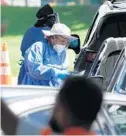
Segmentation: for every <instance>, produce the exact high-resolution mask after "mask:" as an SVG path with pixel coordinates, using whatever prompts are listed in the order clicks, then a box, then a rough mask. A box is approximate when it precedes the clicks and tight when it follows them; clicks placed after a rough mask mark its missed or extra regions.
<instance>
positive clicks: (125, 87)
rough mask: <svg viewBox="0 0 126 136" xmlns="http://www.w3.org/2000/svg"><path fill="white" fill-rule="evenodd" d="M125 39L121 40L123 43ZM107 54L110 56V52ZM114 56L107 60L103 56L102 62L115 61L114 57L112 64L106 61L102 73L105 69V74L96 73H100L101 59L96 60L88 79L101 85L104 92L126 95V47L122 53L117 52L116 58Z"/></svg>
mask: <svg viewBox="0 0 126 136" xmlns="http://www.w3.org/2000/svg"><path fill="white" fill-rule="evenodd" d="M115 39H116V40H117V39H118V38H115ZM124 39H125V38H121V39H120V40H121V41H122V43H123V42H125V43H126V41H124ZM118 40H119V39H118ZM125 40H126V39H125ZM110 47H111V46H110ZM116 47H118V46H116ZM118 49H119V48H118ZM101 53H102V52H101ZM107 53H108V54H109V52H107ZM112 55H113V54H111V55H110V57H111V58H109V57H108V58H106V57H104V56H102V57H103V59H102V61H104V60H106V61H107V59H108V61H110V60H109V59H113V58H112V57H114V59H113V61H112V62H108V63H106V61H104V65H103V68H102V72H103V70H104V69H105V73H104V72H103V74H102V72H99V73H98V72H96V71H99V69H98V68H99V66H100V64H99V59H98V58H95V60H94V63H93V65H92V68H91V72H90V74H89V76H88V78H93V79H94V81H95V82H96V83H97V84H98V83H99V85H100V86H102V88H103V90H104V91H107V92H112V93H121V94H124V95H126V46H124V48H122V50H121V52H120V51H119V50H117V51H116V52H115V56H112ZM98 57H99V55H98ZM116 57H117V58H116ZM110 63H111V64H110ZM97 65H99V66H97ZM97 69H98V70H97ZM101 74H102V75H101ZM104 74H106V75H107V76H105V75H104Z"/></svg>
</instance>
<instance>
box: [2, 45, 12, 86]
mask: <svg viewBox="0 0 126 136" xmlns="http://www.w3.org/2000/svg"><path fill="white" fill-rule="evenodd" d="M0 59H1V60H0V85H11V84H12V75H11V69H10V59H9V53H8V46H7V44H5V43H4V44H3V45H2V47H1V56H0Z"/></svg>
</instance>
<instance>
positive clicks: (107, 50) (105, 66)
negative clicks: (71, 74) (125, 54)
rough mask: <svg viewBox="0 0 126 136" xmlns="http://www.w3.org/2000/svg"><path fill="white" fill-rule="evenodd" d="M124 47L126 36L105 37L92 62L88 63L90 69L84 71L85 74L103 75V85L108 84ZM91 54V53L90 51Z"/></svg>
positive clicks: (125, 45)
mask: <svg viewBox="0 0 126 136" xmlns="http://www.w3.org/2000/svg"><path fill="white" fill-rule="evenodd" d="M124 47H126V38H108V39H106V40H105V41H104V42H103V44H102V46H101V48H100V50H99V51H98V53H97V54H96V56H95V58H94V60H93V61H92V62H90V61H87V64H88V63H89V65H90V67H91V68H90V69H89V70H88V71H86V72H85V73H84V75H85V74H86V75H87V76H89V77H90V76H95V75H101V76H103V80H104V86H106V87H107V86H108V84H109V82H110V79H111V77H112V73H113V72H114V71H115V70H114V68H115V67H117V65H116V62H117V61H119V58H120V55H121V54H122V53H121V51H122V50H124ZM92 54H93V53H92Z"/></svg>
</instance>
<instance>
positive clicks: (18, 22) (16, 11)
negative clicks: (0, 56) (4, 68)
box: [1, 6, 97, 76]
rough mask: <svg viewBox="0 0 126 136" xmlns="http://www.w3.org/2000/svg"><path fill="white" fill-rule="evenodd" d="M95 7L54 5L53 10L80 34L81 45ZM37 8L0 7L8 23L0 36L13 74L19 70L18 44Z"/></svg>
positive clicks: (16, 73) (72, 56) (71, 59)
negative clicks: (8, 56) (5, 45)
mask: <svg viewBox="0 0 126 136" xmlns="http://www.w3.org/2000/svg"><path fill="white" fill-rule="evenodd" d="M96 9H97V7H94V6H93V7H92V6H69V7H54V10H55V11H56V12H58V13H59V15H60V20H61V22H62V23H65V24H67V25H68V26H69V27H70V28H71V30H72V33H76V34H78V35H79V36H80V39H81V45H82V44H83V42H84V38H85V35H86V32H87V30H88V28H89V26H90V24H91V21H92V17H93V16H94V14H95V12H96ZM37 10H38V8H27V7H1V13H2V14H1V15H2V18H6V19H7V23H8V28H7V31H6V32H5V33H4V36H3V37H2V43H4V42H6V43H7V44H8V48H9V54H10V60H11V69H12V74H13V76H17V75H18V71H19V65H18V61H19V59H20V58H21V53H20V44H21V40H22V37H23V34H24V33H25V31H26V30H27V28H28V27H29V26H32V25H33V24H34V23H35V20H36V18H35V13H36V11H37ZM69 56H70V67H69V69H70V70H72V68H73V61H74V58H75V54H74V53H73V52H72V51H69Z"/></svg>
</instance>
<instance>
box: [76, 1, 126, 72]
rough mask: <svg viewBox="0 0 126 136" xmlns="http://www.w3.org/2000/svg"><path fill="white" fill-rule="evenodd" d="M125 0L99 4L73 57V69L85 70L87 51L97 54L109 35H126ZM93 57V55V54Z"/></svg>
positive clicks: (114, 36) (115, 36) (77, 70)
mask: <svg viewBox="0 0 126 136" xmlns="http://www.w3.org/2000/svg"><path fill="white" fill-rule="evenodd" d="M125 16H126V1H120V2H113V3H112V2H110V1H106V2H105V3H104V4H102V5H101V6H100V8H99V9H98V11H97V12H96V14H95V17H94V19H93V23H92V25H91V27H90V28H89V31H88V33H87V36H86V38H85V41H84V44H83V47H82V48H81V50H80V53H79V54H78V55H77V57H76V59H75V65H74V71H76V72H81V71H83V70H85V71H87V70H89V69H90V66H89V67H88V66H87V67H86V64H85V63H86V62H85V59H86V55H87V52H94V53H96V54H97V52H98V51H99V49H100V47H101V45H102V43H103V41H104V40H106V39H107V38H109V37H113V38H117V37H126V31H125V30H126V18H125ZM93 57H95V56H93Z"/></svg>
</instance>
